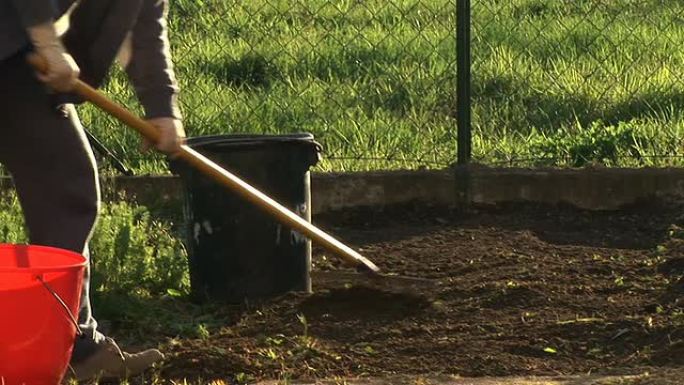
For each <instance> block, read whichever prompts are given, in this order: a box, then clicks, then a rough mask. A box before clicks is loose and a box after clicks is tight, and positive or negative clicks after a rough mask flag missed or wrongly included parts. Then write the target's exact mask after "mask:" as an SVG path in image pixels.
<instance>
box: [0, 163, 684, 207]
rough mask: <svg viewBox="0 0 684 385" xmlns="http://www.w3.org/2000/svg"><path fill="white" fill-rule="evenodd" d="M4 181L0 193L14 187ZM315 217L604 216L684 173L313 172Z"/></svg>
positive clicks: (130, 189)
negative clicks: (528, 208)
mask: <svg viewBox="0 0 684 385" xmlns="http://www.w3.org/2000/svg"><path fill="white" fill-rule="evenodd" d="M102 183H103V185H104V186H105V189H107V190H109V191H114V192H116V193H123V194H125V195H126V196H129V197H134V198H135V199H137V200H138V201H139V202H141V203H142V204H151V203H154V204H160V203H161V204H176V203H180V201H181V199H182V195H183V185H182V182H181V181H180V179H178V178H176V177H173V176H140V177H124V176H121V177H116V178H105V179H103V181H102ZM10 187H11V183H10V181H9V180H7V179H4V180H3V179H0V189H2V188H4V189H7V188H10ZM312 196H313V212H314V214H317V213H322V212H327V211H334V210H340V209H344V208H352V207H362V206H374V207H378V206H386V205H395V204H403V203H411V202H419V203H425V204H432V205H445V206H459V205H468V204H497V203H503V202H516V201H528V202H541V203H550V204H556V203H567V204H571V205H574V206H577V207H580V208H585V209H595V210H605V209H617V208H619V207H621V206H624V205H627V204H630V203H634V202H637V201H640V200H645V199H652V198H657V197H663V196H684V169H677V168H665V169H651V168H642V169H620V168H587V169H514V168H488V167H478V166H471V167H467V168H456V169H450V170H439V171H431V170H424V171H388V172H369V173H339V174H338V173H314V174H313V177H312Z"/></svg>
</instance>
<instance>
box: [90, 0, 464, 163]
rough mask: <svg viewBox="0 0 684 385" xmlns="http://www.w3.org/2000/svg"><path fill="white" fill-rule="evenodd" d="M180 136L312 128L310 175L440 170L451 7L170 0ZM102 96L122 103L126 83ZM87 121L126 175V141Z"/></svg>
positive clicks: (450, 98)
mask: <svg viewBox="0 0 684 385" xmlns="http://www.w3.org/2000/svg"><path fill="white" fill-rule="evenodd" d="M169 21H170V33H171V44H172V49H173V55H174V61H175V64H176V72H177V76H178V79H179V81H180V84H181V87H182V95H181V103H182V109H183V112H184V114H185V117H186V121H185V123H186V126H187V130H188V133H189V135H191V136H201V135H210V134H212V135H213V134H232V133H250V134H286V133H294V132H310V133H313V134H314V136H315V138H316V139H317V140H318V141H320V142H321V143H322V145H323V148H324V151H325V153H324V161H323V162H322V163H321V164H320V165H319V167H318V169H319V170H324V171H327V170H335V171H350V170H369V169H394V168H421V167H429V168H441V167H445V166H448V165H449V164H451V163H453V161H454V159H455V153H456V139H455V138H456V123H455V119H454V110H455V90H456V83H455V82H456V42H455V26H456V14H455V7H454V3H453V2H452V1H449V0H392V1H387V0H368V1H357V0H354V1H344V0H343V1H339V0H335V1H332V0H296V1H292V0H287V1H285V0H255V1H239V0H171V8H170V16H169ZM108 91H110V93H111V94H113V95H115V97H116V98H117V99H119V100H120V101H122V102H124V103H126V104H128V105H132V104H135V99H134V98H133V96H132V93H131V92H130V89H129V88H128V87H127V86H126V80H125V77H124V76H123V75H121V74H116V75H115V77H114V79H113V81H112V82H111V83H110V84H109V86H108ZM85 110H86V111H85V112H84V116H85V118H87V119H84V120H87V122H88V125H89V126H91V127H92V128H93V130H94V131H95V133H96V136H97V137H98V138H100V139H101V140H102V141H103V143H104V144H105V145H107V147H109V148H111V149H112V151H113V152H114V153H119V154H125V155H123V157H124V158H125V163H127V164H128V165H130V167H131V168H133V169H135V170H141V171H143V172H146V171H150V172H160V171H163V170H164V165H163V159H160V158H158V157H154V156H147V155H146V156H143V157H140V156H139V155H137V153H136V151H135V135H134V134H131V133H125V134H121V133H120V132H121V131H120V130H118V129H114V131H113V129H112V128H111V126H112V125H116V124H115V122H112V121H111V120H110V119H108V118H106V117H103V116H101V114H98V113H97V112H96V111H91V110H89V109H88V108H86V109H85Z"/></svg>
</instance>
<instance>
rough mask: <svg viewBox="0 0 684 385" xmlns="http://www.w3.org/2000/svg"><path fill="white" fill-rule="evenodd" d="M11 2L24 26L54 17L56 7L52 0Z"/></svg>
mask: <svg viewBox="0 0 684 385" xmlns="http://www.w3.org/2000/svg"><path fill="white" fill-rule="evenodd" d="M11 3H12V4H13V5H14V8H16V10H17V13H18V14H19V18H20V19H21V24H22V25H23V26H24V27H25V28H28V27H33V26H35V25H39V24H42V23H46V22H48V21H50V20H54V19H56V15H57V9H56V6H55V3H54V1H53V0H11Z"/></svg>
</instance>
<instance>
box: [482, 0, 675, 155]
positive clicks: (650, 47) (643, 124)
mask: <svg viewBox="0 0 684 385" xmlns="http://www.w3.org/2000/svg"><path fill="white" fill-rule="evenodd" d="M471 10H472V29H471V30H472V114H473V123H472V128H473V140H474V142H473V151H474V153H473V158H474V159H475V160H476V161H478V162H483V163H488V164H504V165H530V166H546V165H560V166H583V165H587V164H592V163H601V164H605V165H608V166H637V167H638V166H651V165H653V166H665V165H679V164H682V159H681V154H682V152H681V138H682V133H683V127H684V124H683V123H684V114H682V112H681V111H682V107H684V83H683V82H682V75H684V49H682V47H683V46H684V17H683V16H684V3H682V2H679V1H666V0H610V1H608V0H578V1H571V2H570V1H557V0H512V1H499V0H474V1H473V3H472V9H471Z"/></svg>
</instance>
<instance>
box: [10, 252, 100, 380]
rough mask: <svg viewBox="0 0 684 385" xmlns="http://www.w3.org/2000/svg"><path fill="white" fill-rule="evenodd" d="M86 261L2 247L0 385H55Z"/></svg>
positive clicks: (69, 342)
mask: <svg viewBox="0 0 684 385" xmlns="http://www.w3.org/2000/svg"><path fill="white" fill-rule="evenodd" d="M85 264H86V259H85V258H84V257H83V256H82V255H79V254H76V253H73V252H70V251H66V250H61V249H56V248H52V247H43V246H26V245H7V244H0V384H4V385H24V384H25V385H57V384H59V383H60V381H61V380H62V377H63V376H64V373H65V372H66V369H67V365H68V364H69V359H70V358H71V350H72V347H73V344H74V338H75V337H76V333H77V326H76V325H75V323H74V321H75V315H77V314H78V307H79V301H80V295H81V285H82V284H83V269H84V268H85Z"/></svg>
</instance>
